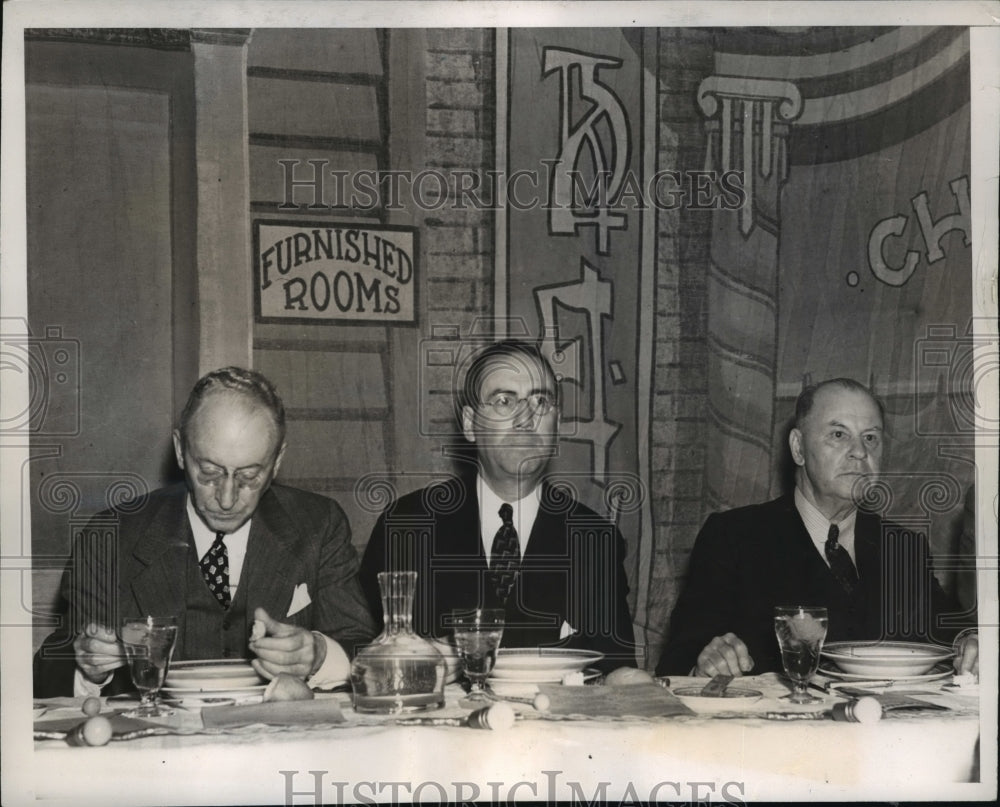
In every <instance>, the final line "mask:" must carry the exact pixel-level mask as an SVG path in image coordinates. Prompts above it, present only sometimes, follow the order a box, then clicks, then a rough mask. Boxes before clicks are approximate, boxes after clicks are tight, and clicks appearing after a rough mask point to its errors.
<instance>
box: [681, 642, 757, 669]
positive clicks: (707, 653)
mask: <svg viewBox="0 0 1000 807" xmlns="http://www.w3.org/2000/svg"><path fill="white" fill-rule="evenodd" d="M752 669H753V659H752V658H751V657H750V651H749V650H748V649H747V646H746V645H745V644H744V643H743V640H742V639H740V637H739V636H737V635H736V634H735V633H726V634H723V635H722V636H716V637H715V638H714V639H712V641H710V642H709V643H708V644H707V645H705V649H704V650H702V651H701V652H700V653H699V654H698V661H697V664H696V666H695V671H696V672H697V674H698V675H705V676H708V677H713V676H716V675H732V676H734V677H736V676H740V675H743V674H744V673H748V672H750V670H752Z"/></svg>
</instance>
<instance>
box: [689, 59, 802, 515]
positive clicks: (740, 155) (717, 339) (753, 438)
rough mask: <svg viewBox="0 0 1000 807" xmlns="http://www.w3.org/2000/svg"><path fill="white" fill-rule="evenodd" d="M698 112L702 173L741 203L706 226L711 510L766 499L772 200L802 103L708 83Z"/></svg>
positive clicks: (775, 93)
mask: <svg viewBox="0 0 1000 807" xmlns="http://www.w3.org/2000/svg"><path fill="white" fill-rule="evenodd" d="M698 104H699V106H700V108H701V111H702V114H704V115H705V117H706V118H707V119H708V120H707V122H706V132H707V135H708V138H707V139H708V149H707V155H706V170H708V171H713V172H717V174H718V175H720V176H724V175H725V174H726V173H727V172H733V171H735V172H739V174H740V175H742V180H743V191H744V194H745V201H744V203H743V205H742V206H741V207H740V208H739V209H738V210H735V211H734V210H726V209H724V208H723V209H717V210H716V211H715V213H714V218H713V229H714V232H713V235H712V247H711V264H710V269H709V277H708V451H707V456H706V494H707V502H706V504H707V506H708V507H709V508H710V509H713V510H714V509H724V508H730V507H736V506H739V505H744V504H749V503H751V502H756V501H762V500H765V499H767V498H769V497H770V496H771V493H772V490H771V477H772V474H771V465H772V463H771V444H772V435H773V433H774V429H775V427H776V423H775V416H774V401H775V392H776V382H777V335H778V245H779V228H780V222H781V217H780V212H779V199H780V195H781V186H782V185H783V184H784V182H785V180H786V178H787V173H788V159H787V152H786V141H787V137H788V131H789V123H791V122H792V121H793V120H795V119H796V118H797V117H798V116H799V114H800V113H801V111H802V100H801V97H800V95H799V91H798V90H797V89H796V87H795V85H793V84H791V83H789V82H786V81H771V80H761V79H749V78H734V77H728V76H710V77H709V78H707V79H705V80H704V81H703V82H702V83H701V85H700V87H699V89H698ZM735 176H737V175H731V177H733V178H735ZM723 184H725V183H723Z"/></svg>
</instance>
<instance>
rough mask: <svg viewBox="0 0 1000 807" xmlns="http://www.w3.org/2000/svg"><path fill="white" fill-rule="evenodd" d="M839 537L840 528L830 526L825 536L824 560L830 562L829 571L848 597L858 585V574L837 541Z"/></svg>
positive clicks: (845, 551) (849, 557) (833, 525)
mask: <svg viewBox="0 0 1000 807" xmlns="http://www.w3.org/2000/svg"><path fill="white" fill-rule="evenodd" d="M839 536H840V528H839V527H838V526H837V525H836V524H831V525H830V532H829V533H827V536H826V547H825V548H826V559H827V560H828V561H830V571H831V572H833V576H834V577H836V578H837V582H838V583H840V585H841V586H843V587H844V591H846V592H847V594H848V595H851V594H853V593H854V589H855V588H857V585H858V572H857V570H856V569H855V568H854V562H853V561H852V560H851V556H850V555H849V554H848V552H847V550H846V549H844V547H842V546H841V545H840V542H839V541H838V540H837V538H838V537H839Z"/></svg>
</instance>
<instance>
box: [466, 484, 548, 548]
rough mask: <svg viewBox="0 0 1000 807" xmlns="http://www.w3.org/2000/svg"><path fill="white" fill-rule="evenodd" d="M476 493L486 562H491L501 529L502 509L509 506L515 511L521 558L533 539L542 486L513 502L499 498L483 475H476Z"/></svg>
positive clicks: (513, 518) (514, 520)
mask: <svg viewBox="0 0 1000 807" xmlns="http://www.w3.org/2000/svg"><path fill="white" fill-rule="evenodd" d="M476 492H477V494H478V497H479V523H480V525H482V539H483V549H484V550H485V552H486V560H487V563H488V562H489V557H490V550H491V549H492V547H493V538H494V537H495V536H496V534H497V530H499V529H500V526H501V525H502V523H503V522H502V521H501V520H500V507H501V505H503V504H509V505H510V506H511V508H512V509H513V510H514V514H513V516H512V520H513V522H514V529H516V530H517V540H518V543H519V544H520V547H521V557H524V551H525V549H527V547H528V538H530V537H531V529H532V527H534V526H535V519H536V518H537V516H538V508H539V506H540V503H541V492H542V491H541V485H537V486H536V487H535V489H534V490H532V491H531V493H529V494H528V495H527V496H524V497H522V498H520V499H516V500H514V501H511V500H510V499H502V498H500V496H498V495H497V494H496V493H495V492H494V491H493V489H492V488H491V487H490V486H489V483H487V482H486V480H485V479H483V476H482V474H477V475H476Z"/></svg>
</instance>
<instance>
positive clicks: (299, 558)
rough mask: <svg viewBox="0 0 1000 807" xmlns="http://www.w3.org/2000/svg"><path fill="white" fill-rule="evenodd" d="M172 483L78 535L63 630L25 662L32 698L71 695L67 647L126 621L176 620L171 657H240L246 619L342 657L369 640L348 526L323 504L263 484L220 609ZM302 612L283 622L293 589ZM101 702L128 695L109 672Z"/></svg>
mask: <svg viewBox="0 0 1000 807" xmlns="http://www.w3.org/2000/svg"><path fill="white" fill-rule="evenodd" d="M186 494H187V490H186V488H185V486H184V485H176V486H172V487H169V488H164V489H162V490H159V491H156V492H154V493H153V494H151V495H150V497H149V499H148V500H147V501H146V503H145V504H144V505H143V506H141V507H134V506H132V505H125V506H123V507H121V508H119V510H118V513H119V514H120V515H118V516H117V517H116V515H115V514H114V513H104V514H101V515H99V516H97V517H95V518H94V519H93V521H92V522H91V523H90V524H89V525H88V526H87V527H86V528H85V529H84V530H83V531H82V532H81V533H80V534H79V535H78V536H77V537H76V543H75V546H74V551H73V557H72V558H71V560H70V563H69V565H68V566H67V569H66V572H65V574H64V575H63V581H62V598H63V620H62V626H61V627H60V629H59V630H57V631H56V632H55V633H53V634H52V635H51V636H49V637H48V638H47V639H46V640H45V642H44V643H43V645H42V647H41V648H40V650H39V651H38V653H37V654H36V656H35V669H34V672H35V694H36V696H38V697H47V696H52V695H71V694H72V692H73V673H74V669H75V660H74V658H73V648H72V643H73V639H74V637H75V636H76V635H77V633H79V631H81V630H83V628H85V627H86V625H87V623H88V622H97V623H99V624H103V625H107V626H109V627H116V626H119V625H120V624H121V619H122V618H124V617H129V616H143V615H154V616H170V615H174V616H177V618H178V636H177V644H176V646H175V650H174V655H173V658H174V659H175V660H185V659H198V658H220V657H234V658H240V657H243V658H249V657H251V655H252V654H251V653H250V651H249V649H248V647H247V641H248V639H249V634H250V627H251V625H252V622H253V612H254V609H255V608H257V607H258V606H259V607H262V608H264V609H266V610H267V612H268V614H270V615H271V616H272V617H273V618H274V619H277V620H278V621H280V622H286V623H290V624H294V625H299V626H302V627H304V628H307V629H309V630H318V631H321V632H322V633H325V634H327V635H328V636H330V637H331V638H332V639H334V640H336V641H338V642H339V643H340V644H341V645H342V646H343V647H344V650H345V651H346V652H347V653H348V654H349V655H350V654H352V653H353V652H354V649H355V646H356V645H357V646H360V645H361V644H364V643H366V642H368V641H370V639H371V637H372V636H373V635H374V633H375V626H374V621H373V619H372V616H371V613H370V612H369V610H368V607H367V605H366V603H365V600H364V597H363V596H362V593H361V588H360V586H359V584H358V580H357V570H358V559H357V554H356V553H355V551H354V548H353V546H352V545H351V540H350V527H349V525H348V522H347V517H346V516H345V515H344V512H343V511H342V510H341V509H340V507H339V505H337V503H336V502H334V501H333V500H331V499H327V498H325V497H323V496H318V495H316V494H313V493H308V492H306V491H302V490H297V489H295V488H289V487H284V486H282V485H276V484H275V485H272V486H271V487H270V489H269V490H268V491H267V492H266V493H265V494H264V495H263V496H262V497H261V500H260V504H259V505H258V508H257V511H256V512H255V513H254V515H253V520H252V522H251V526H250V535H249V538H248V542H247V552H246V557H245V559H244V562H243V569H242V571H241V574H240V583H239V586H238V588H237V590H236V595H235V597H234V598H233V602H232V605H231V606H230V608H229V609H223V608H222V607H221V606H220V605H218V603H216V602H215V601H214V597H213V596H212V595H211V594H210V593H209V591H208V587H207V586H205V584H204V581H203V579H202V578H201V571H200V568H199V567H198V558H197V555H196V552H195V549H194V537H193V534H192V531H191V525H190V522H189V520H188V516H187V512H186V507H185V501H186V498H185V497H186ZM301 584H305V586H306V590H307V591H308V595H309V598H310V599H311V603H310V604H309V605H307V606H306V607H305V608H302V609H301V610H298V611H297V612H296V613H294V614H291V615H288V612H289V610H290V605H291V602H292V595H293V592H294V590H295V588H296V587H298V586H300V585H301ZM109 686H110V689H106V690H105V691H106V692H114V691H121V690H122V689H128V688H131V684H130V681H129V680H128V671H127V670H125V669H119V670H118V671H116V674H115V681H114V682H112V684H110V685H109Z"/></svg>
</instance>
